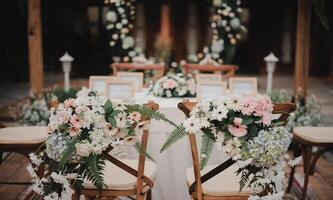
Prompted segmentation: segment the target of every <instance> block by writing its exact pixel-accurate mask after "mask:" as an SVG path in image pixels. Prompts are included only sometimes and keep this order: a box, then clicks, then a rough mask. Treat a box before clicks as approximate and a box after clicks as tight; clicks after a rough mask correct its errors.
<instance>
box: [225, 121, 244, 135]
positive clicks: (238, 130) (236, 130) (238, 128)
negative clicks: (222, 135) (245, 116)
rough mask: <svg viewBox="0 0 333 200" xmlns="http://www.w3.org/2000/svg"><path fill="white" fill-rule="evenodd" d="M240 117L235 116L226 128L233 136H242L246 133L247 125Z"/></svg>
mask: <svg viewBox="0 0 333 200" xmlns="http://www.w3.org/2000/svg"><path fill="white" fill-rule="evenodd" d="M242 121H243V120H242V119H241V118H238V117H236V118H235V119H234V125H229V126H228V130H229V132H230V133H231V135H233V136H235V137H242V136H244V135H246V134H247V130H246V129H247V126H245V125H243V124H242Z"/></svg>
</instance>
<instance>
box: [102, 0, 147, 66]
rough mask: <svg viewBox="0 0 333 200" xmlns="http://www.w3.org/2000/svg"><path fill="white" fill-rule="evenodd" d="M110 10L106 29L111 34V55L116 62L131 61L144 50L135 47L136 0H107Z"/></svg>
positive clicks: (107, 14)
mask: <svg viewBox="0 0 333 200" xmlns="http://www.w3.org/2000/svg"><path fill="white" fill-rule="evenodd" d="M106 2H107V3H109V11H108V12H107V13H106V17H105V18H106V21H107V24H106V29H107V30H108V32H109V35H110V39H111V41H110V46H111V55H112V57H113V61H115V62H120V61H123V62H129V61H131V60H132V59H133V58H134V57H137V56H138V55H142V54H143V53H142V50H141V49H140V48H137V47H135V40H134V38H133V37H132V36H131V30H132V29H133V22H134V18H135V7H134V5H133V3H134V0H117V1H112V0H110V1H106Z"/></svg>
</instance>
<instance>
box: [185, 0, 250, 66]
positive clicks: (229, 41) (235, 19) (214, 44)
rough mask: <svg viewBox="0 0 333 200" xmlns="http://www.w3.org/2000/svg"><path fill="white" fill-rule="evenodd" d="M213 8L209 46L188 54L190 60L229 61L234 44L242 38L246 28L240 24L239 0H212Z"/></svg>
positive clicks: (214, 62) (240, 10)
mask: <svg viewBox="0 0 333 200" xmlns="http://www.w3.org/2000/svg"><path fill="white" fill-rule="evenodd" d="M211 3H212V7H213V9H214V11H213V16H212V18H211V23H210V26H211V28H212V29H213V36H212V40H211V44H210V46H206V47H204V49H203V53H199V54H198V55H190V56H189V59H190V61H192V62H200V61H202V62H207V63H202V62H201V63H202V64H222V63H230V62H231V60H232V58H233V56H234V53H235V50H236V45H237V44H238V43H239V42H240V41H241V40H242V39H244V37H245V36H244V35H245V34H246V32H247V30H246V28H245V26H244V25H242V23H241V20H240V14H241V13H242V8H241V7H240V6H241V3H242V2H241V0H223V1H222V0H212V1H211Z"/></svg>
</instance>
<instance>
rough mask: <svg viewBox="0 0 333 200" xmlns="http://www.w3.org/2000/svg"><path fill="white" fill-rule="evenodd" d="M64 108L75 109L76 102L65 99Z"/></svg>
mask: <svg viewBox="0 0 333 200" xmlns="http://www.w3.org/2000/svg"><path fill="white" fill-rule="evenodd" d="M64 105H65V108H75V107H76V102H75V100H74V99H66V100H65V101H64Z"/></svg>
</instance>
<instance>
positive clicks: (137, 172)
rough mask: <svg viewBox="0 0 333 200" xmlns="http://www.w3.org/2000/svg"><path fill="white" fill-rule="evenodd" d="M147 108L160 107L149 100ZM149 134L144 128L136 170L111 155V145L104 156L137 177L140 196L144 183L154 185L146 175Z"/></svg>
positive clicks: (137, 188)
mask: <svg viewBox="0 0 333 200" xmlns="http://www.w3.org/2000/svg"><path fill="white" fill-rule="evenodd" d="M144 106H145V107H146V108H149V109H151V110H153V111H157V110H158V109H159V105H158V104H156V103H154V102H152V101H148V103H147V104H145V105H144ZM150 120H151V119H148V118H143V119H142V121H150ZM148 136H149V131H148V130H143V134H142V137H141V149H140V154H139V163H138V169H137V170H135V169H133V168H132V167H130V166H128V165H126V164H125V163H123V162H122V161H120V160H118V159H117V158H115V157H113V156H111V155H110V154H109V152H110V151H111V150H112V147H111V146H110V147H109V148H107V149H106V150H105V151H104V152H103V156H104V157H105V158H106V159H107V160H109V161H110V162H112V163H113V164H114V165H116V166H118V167H120V168H121V169H123V170H124V171H126V172H128V173H129V174H131V175H133V176H135V177H137V184H136V192H137V196H140V195H141V193H142V189H143V186H144V183H146V184H148V185H149V186H150V187H153V181H152V180H150V179H149V178H148V177H146V176H145V175H144V169H145V161H146V149H147V145H148Z"/></svg>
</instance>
